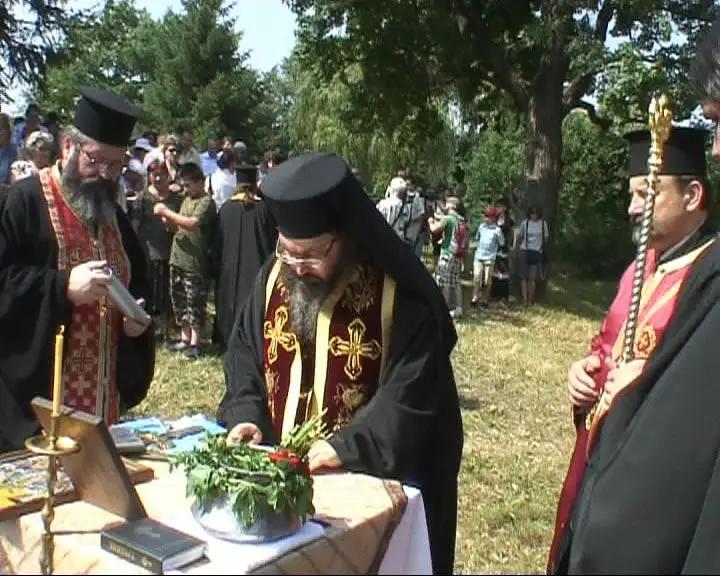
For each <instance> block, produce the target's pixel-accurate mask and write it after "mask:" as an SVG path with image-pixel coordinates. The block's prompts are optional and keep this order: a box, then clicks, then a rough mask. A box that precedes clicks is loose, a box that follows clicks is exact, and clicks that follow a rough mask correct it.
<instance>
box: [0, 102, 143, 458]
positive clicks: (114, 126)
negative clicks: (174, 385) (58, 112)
mask: <svg viewBox="0 0 720 576" xmlns="http://www.w3.org/2000/svg"><path fill="white" fill-rule="evenodd" d="M136 115H137V111H136V110H135V108H133V107H132V106H131V105H130V104H129V103H128V102H127V101H126V100H125V99H124V98H122V97H120V96H118V95H116V94H113V93H110V92H106V91H103V90H98V89H93V88H85V89H83V90H82V91H81V97H80V99H79V101H78V103H77V107H76V112H75V121H74V124H73V126H71V127H69V128H68V129H67V130H66V131H65V133H64V135H63V138H62V144H61V155H62V157H61V159H60V160H59V161H58V163H57V164H56V165H54V166H51V167H48V168H45V169H43V170H41V171H40V173H39V174H38V175H36V176H32V177H30V178H27V179H25V180H22V181H20V182H18V183H17V184H15V185H14V186H13V187H11V189H10V191H9V192H8V194H7V196H6V198H5V200H4V204H3V208H2V210H1V211H0V451H2V450H7V449H11V448H16V447H19V446H21V445H22V443H23V440H24V439H25V438H26V437H27V436H29V435H30V434H32V433H34V432H35V431H36V429H37V426H38V425H37V422H36V420H35V419H34V418H33V416H32V411H31V408H30V402H31V400H32V399H33V397H35V396H49V391H50V386H51V377H50V374H51V369H52V366H53V347H52V346H53V341H54V336H55V334H56V332H57V331H58V329H59V327H60V326H61V325H62V326H64V327H65V338H64V341H65V350H64V356H63V382H64V396H63V402H64V404H65V405H68V406H70V407H72V408H76V409H79V410H82V411H85V412H89V413H91V414H94V415H96V416H99V417H102V418H104V419H105V421H106V422H108V423H110V424H111V423H113V422H115V421H116V420H117V419H118V416H119V415H120V413H121V412H122V411H123V410H125V409H127V408H129V407H132V406H134V405H135V404H137V403H139V402H140V401H141V400H142V399H143V398H144V397H145V394H146V393H147V389H148V386H149V385H150V381H151V380H152V375H153V368H154V350H155V348H154V342H153V331H152V330H148V325H147V324H141V323H137V322H134V321H133V320H131V319H129V318H124V317H123V316H122V314H121V312H119V311H118V310H117V309H116V308H115V307H113V306H112V305H110V303H109V301H108V290H107V284H108V275H107V270H108V268H109V269H111V270H112V272H113V273H114V275H115V276H116V277H117V278H119V280H120V281H121V282H122V283H123V284H125V285H126V286H128V287H129V290H130V292H131V293H132V294H133V295H134V296H135V298H138V299H140V298H144V297H146V296H147V295H148V285H147V282H146V264H145V260H144V257H143V252H142V248H141V246H140V244H139V242H138V240H137V237H136V236H135V233H134V232H133V230H132V228H131V226H130V224H129V223H128V221H127V218H126V217H125V215H124V214H123V213H122V211H121V210H120V208H119V207H118V205H117V203H116V201H115V200H116V198H117V191H118V179H119V177H120V173H121V170H122V167H123V155H124V153H125V148H126V144H127V141H128V138H129V137H130V133H131V131H132V128H133V125H134V124H135V118H136ZM120 367H122V369H120Z"/></svg>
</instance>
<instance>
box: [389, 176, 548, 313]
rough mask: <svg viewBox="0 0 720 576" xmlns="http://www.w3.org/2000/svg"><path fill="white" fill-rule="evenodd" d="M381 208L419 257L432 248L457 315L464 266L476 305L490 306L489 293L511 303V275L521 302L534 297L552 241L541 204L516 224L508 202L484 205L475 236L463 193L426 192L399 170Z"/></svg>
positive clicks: (462, 298) (439, 278)
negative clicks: (468, 217)
mask: <svg viewBox="0 0 720 576" xmlns="http://www.w3.org/2000/svg"><path fill="white" fill-rule="evenodd" d="M377 209H378V211H379V212H380V213H381V214H382V216H383V218H385V221H386V222H387V223H388V225H389V226H390V228H392V229H393V230H394V231H395V233H396V234H397V235H398V237H399V238H400V239H401V240H402V241H403V243H405V244H407V245H408V246H409V247H410V248H411V249H412V251H413V252H414V253H415V255H416V256H417V257H418V258H421V259H422V258H424V255H425V247H432V256H433V258H432V260H433V262H432V265H431V266H432V269H433V270H434V276H435V280H436V282H437V284H438V286H439V287H440V289H441V291H442V292H443V295H444V296H445V300H446V302H447V305H448V309H449V310H450V315H451V316H452V317H453V318H455V319H460V318H462V317H463V308H464V303H465V300H466V299H465V296H464V291H463V286H462V275H463V272H464V271H465V269H466V267H467V269H468V271H471V272H472V298H471V300H470V305H471V306H472V307H473V308H475V309H483V308H487V307H488V306H489V303H490V300H491V298H492V299H495V300H497V301H499V302H500V303H501V304H503V305H507V304H508V303H509V301H510V297H511V278H512V279H514V280H515V281H516V283H517V286H518V287H519V297H521V298H522V302H523V303H524V304H525V305H527V306H529V305H532V304H533V303H534V302H535V299H536V284H537V282H538V281H542V280H544V279H545V272H546V269H547V256H548V250H547V244H548V242H549V240H550V230H549V228H548V224H547V221H546V220H543V219H542V216H541V214H542V211H541V209H540V208H539V207H537V206H530V208H529V209H528V210H527V212H526V217H525V218H523V219H522V220H520V222H519V224H517V225H516V223H515V220H514V218H513V212H512V209H511V206H510V203H509V202H508V200H507V199H506V198H500V199H498V200H497V202H495V204H494V205H492V206H487V207H486V208H485V210H484V212H483V216H484V221H483V222H481V223H480V224H479V225H478V227H477V229H476V232H475V234H474V235H472V234H471V233H470V230H469V222H468V219H467V214H466V210H465V206H464V203H463V201H462V199H461V198H459V197H458V196H456V195H454V194H452V193H449V192H445V193H443V194H441V195H437V194H435V195H432V196H431V195H427V194H425V192H424V191H423V190H422V188H420V187H419V186H418V185H417V183H416V180H415V179H414V178H413V177H412V176H410V175H408V172H407V171H401V172H400V173H398V175H397V176H395V177H394V178H392V180H391V181H390V184H389V185H388V187H387V190H386V192H385V198H383V199H382V200H380V201H379V202H378V204H377ZM473 248H474V250H473Z"/></svg>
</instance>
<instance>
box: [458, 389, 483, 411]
mask: <svg viewBox="0 0 720 576" xmlns="http://www.w3.org/2000/svg"><path fill="white" fill-rule="evenodd" d="M458 393H459V395H460V408H462V409H463V410H469V411H471V412H475V411H476V410H479V409H480V406H481V402H480V400H479V399H478V398H475V397H473V396H466V395H465V393H464V392H463V391H462V390H458Z"/></svg>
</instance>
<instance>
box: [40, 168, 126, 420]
mask: <svg viewBox="0 0 720 576" xmlns="http://www.w3.org/2000/svg"><path fill="white" fill-rule="evenodd" d="M40 182H41V183H42V188H43V194H44V195H45V200H46V201H47V205H48V213H49V215H50V223H51V225H52V227H53V231H54V232H55V238H56V239H57V245H58V263H57V265H58V270H68V271H69V270H71V269H72V268H73V267H74V266H77V265H78V264H81V263H83V262H87V261H89V260H106V261H107V263H108V266H110V267H111V268H112V269H113V270H114V272H115V274H117V276H118V277H119V279H120V280H121V281H122V282H123V284H125V286H127V285H128V283H129V281H130V263H129V261H128V258H127V254H125V250H124V248H123V245H122V237H121V236H120V230H119V229H118V227H117V222H116V221H115V220H113V222H112V224H108V225H105V226H102V227H100V228H99V230H98V234H97V238H93V237H92V235H91V234H90V231H89V230H88V229H87V227H86V226H85V225H84V224H83V223H82V221H81V220H80V219H79V218H78V217H77V216H76V215H75V213H74V212H73V211H72V209H71V208H70V206H69V205H68V203H67V201H66V199H65V196H64V194H63V191H62V184H61V182H62V179H61V176H60V171H59V169H58V166H55V167H53V168H46V169H44V170H41V171H40ZM121 326H122V315H121V314H120V312H118V311H117V310H115V309H114V308H113V307H112V306H109V305H107V304H106V302H99V303H95V304H86V305H83V306H74V307H73V311H72V320H71V321H70V325H69V326H67V327H66V337H65V350H64V356H63V385H64V394H63V403H64V404H65V405H66V406H71V407H72V408H75V409H77V410H82V411H83V412H89V413H90V414H94V415H95V416H98V417H102V418H103V419H104V420H105V421H106V422H107V423H108V424H112V423H114V422H116V421H117V419H118V416H119V412H120V407H119V398H118V393H117V382H116V367H117V349H118V339H119V337H120V329H121Z"/></svg>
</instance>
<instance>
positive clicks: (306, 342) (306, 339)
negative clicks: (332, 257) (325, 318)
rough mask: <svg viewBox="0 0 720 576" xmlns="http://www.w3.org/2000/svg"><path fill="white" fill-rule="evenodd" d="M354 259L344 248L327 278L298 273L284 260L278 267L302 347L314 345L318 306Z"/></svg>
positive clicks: (293, 325)
mask: <svg viewBox="0 0 720 576" xmlns="http://www.w3.org/2000/svg"><path fill="white" fill-rule="evenodd" d="M354 262H355V259H354V258H353V257H352V256H351V254H350V252H349V251H347V250H344V251H343V253H342V254H341V255H340V257H339V259H338V262H337V264H336V266H335V271H334V272H333V274H332V276H330V277H329V278H328V279H327V280H321V279H319V278H316V277H315V276H310V275H306V276H299V275H297V274H296V273H295V271H294V270H293V269H292V268H291V267H290V266H288V265H287V264H285V263H283V264H282V265H281V268H280V279H281V280H282V282H283V284H284V285H285V289H286V290H287V298H288V302H289V306H290V318H291V319H292V330H293V332H294V333H295V334H296V335H297V337H298V338H299V339H300V346H301V348H302V349H303V350H312V349H313V348H314V346H315V329H316V327H317V317H318V313H319V312H320V307H321V306H322V305H323V302H325V299H326V298H327V297H328V295H329V294H330V292H332V290H333V289H334V288H335V286H336V285H337V282H338V279H339V277H340V275H341V274H342V272H343V271H344V270H345V269H346V268H347V267H348V266H352V265H353V263H354Z"/></svg>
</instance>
